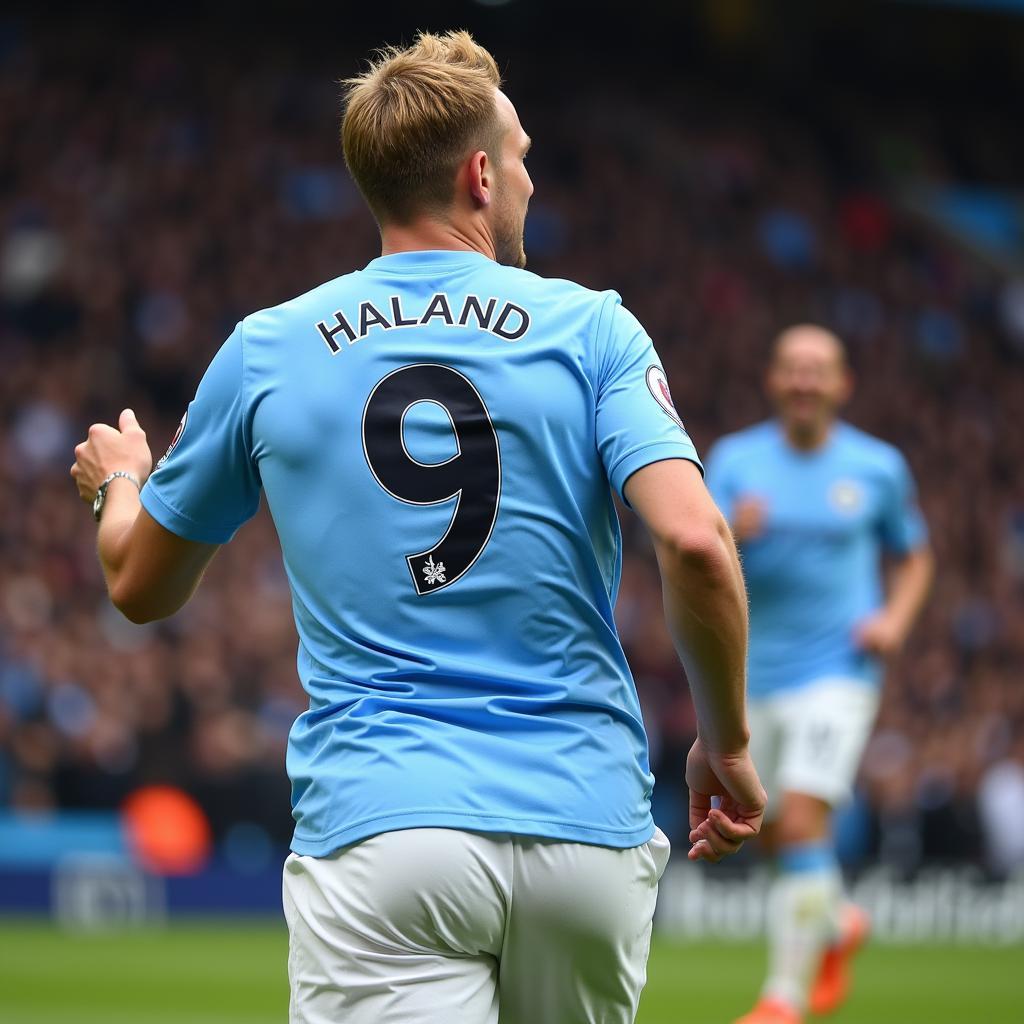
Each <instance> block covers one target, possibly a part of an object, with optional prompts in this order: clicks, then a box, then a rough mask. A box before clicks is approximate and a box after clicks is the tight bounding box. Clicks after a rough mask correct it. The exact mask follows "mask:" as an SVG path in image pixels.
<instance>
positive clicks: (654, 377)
mask: <svg viewBox="0 0 1024 1024" xmlns="http://www.w3.org/2000/svg"><path fill="white" fill-rule="evenodd" d="M647 386H648V388H650V390H651V394H652V395H654V400H655V401H656V402H657V403H658V405H660V406H661V407H662V409H664V410H665V412H666V413H668V415H669V416H670V417H671V419H672V422H673V423H675V424H676V425H677V426H678V427H679V429H680V430H681V431H683V433H684V434H685V433H686V427H684V426H683V421H682V420H681V419H680V418H679V413H677V412H676V405H675V402H673V401H672V392H671V391H669V389H668V378H667V377H666V376H665V371H664V370H663V369H662V368H661V367H660V366H658V364H657V363H654V364H653V365H651V366H648V367H647Z"/></svg>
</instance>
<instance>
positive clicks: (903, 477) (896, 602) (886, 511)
mask: <svg viewBox="0 0 1024 1024" xmlns="http://www.w3.org/2000/svg"><path fill="white" fill-rule="evenodd" d="M880 528H881V536H882V543H883V544H884V546H885V547H886V549H887V550H888V551H889V552H890V554H891V555H892V558H893V565H892V567H891V570H890V573H889V580H888V587H887V593H886V599H885V603H884V604H883V605H882V607H881V608H880V609H878V611H877V612H875V613H874V614H873V615H871V616H869V617H868V618H867V619H865V620H864V621H862V622H861V623H859V625H858V626H857V641H858V643H859V644H860V646H861V647H862V648H863V649H864V650H865V651H868V652H869V653H871V654H877V655H880V656H882V657H886V656H889V655H893V654H896V653H897V652H898V651H899V649H900V648H901V647H902V646H903V644H904V642H905V641H906V639H907V636H908V634H909V633H910V630H911V629H912V627H913V625H914V622H915V621H916V619H917V617H918V615H919V614H920V612H921V609H922V608H923V607H924V603H925V601H926V600H927V598H928V592H929V590H930V589H931V585H932V579H933V577H934V575H935V558H934V555H933V554H932V550H931V546H930V545H929V543H928V528H927V526H926V525H925V521H924V517H923V516H922V515H921V510H920V508H919V507H918V503H917V489H916V487H915V486H914V480H913V477H912V476H911V474H910V469H909V468H908V467H907V464H906V462H905V461H904V460H903V458H902V457H899V458H898V459H897V461H896V463H895V465H894V468H893V472H892V475H891V478H890V480H889V482H888V488H887V495H886V500H885V502H884V507H883V510H882V520H881V524H880Z"/></svg>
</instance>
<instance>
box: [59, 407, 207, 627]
mask: <svg viewBox="0 0 1024 1024" xmlns="http://www.w3.org/2000/svg"><path fill="white" fill-rule="evenodd" d="M152 466H153V457H152V454H151V453H150V450H149V444H148V443H147V441H146V435H145V433H144V432H143V430H142V427H141V426H140V425H139V421H138V420H137V419H136V418H135V413H134V412H132V410H131V409H125V410H124V412H122V413H121V417H120V420H119V422H118V426H117V427H116V428H115V427H111V426H108V425H107V424H103V423H97V424H94V425H93V426H92V427H90V428H89V436H88V437H87V438H86V440H85V441H83V442H82V443H81V444H80V445H78V446H77V447H76V448H75V464H74V465H73V466H72V467H71V475H72V476H73V477H74V478H75V482H76V483H77V485H78V493H79V494H80V495H81V497H82V499H83V500H84V501H86V502H88V503H90V504H92V501H93V499H94V498H95V497H96V491H97V489H98V488H99V485H100V484H101V483H102V482H103V481H104V480H105V479H106V478H107V477H108V476H109V475H110V474H111V473H113V472H114V471H116V470H123V471H125V472H127V473H131V474H132V476H134V477H135V478H136V479H137V480H138V482H139V485H140V486H141V485H142V484H144V483H145V482H146V480H147V478H148V477H149V474H150V472H151V470H152ZM217 547H218V545H216V544H204V543H201V542H198V541H192V540H186V539H185V538H184V537H179V536H178V535H177V534H174V533H171V532H170V530H167V529H165V528H164V527H163V526H161V525H160V524H159V523H158V522H157V521H156V520H155V519H153V517H152V516H151V515H150V514H149V513H148V512H147V511H146V510H145V509H144V508H143V507H142V504H141V501H140V498H139V489H138V487H136V486H135V484H134V483H132V481H131V480H128V479H125V478H123V477H118V478H117V479H114V480H112V481H111V482H110V484H109V485H108V488H107V496H106V501H105V502H104V505H103V513H102V516H101V518H100V525H99V533H98V537H97V548H98V550H99V556H100V565H101V566H102V568H103V575H104V578H105V579H106V582H107V591H108V593H109V594H110V599H111V601H112V602H113V604H114V605H115V607H117V609H118V610H119V611H120V612H121V613H122V614H123V615H124V616H125V617H126V618H128V619H130V620H131V621H132V622H137V623H142V622H152V621H153V620H154V619H162V618H166V617H167V616H168V615H173V614H174V613H175V612H176V611H177V610H178V609H179V608H181V606H182V605H183V604H185V602H186V601H187V600H188V599H189V598H190V597H191V596H192V594H193V592H194V591H195V589H196V587H197V586H198V585H199V581H200V580H201V579H202V576H203V573H204V572H205V570H206V567H207V565H209V563H210V559H211V558H213V556H214V554H215V553H216V551H217Z"/></svg>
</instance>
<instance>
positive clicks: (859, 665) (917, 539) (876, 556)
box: [707, 420, 927, 698]
mask: <svg viewBox="0 0 1024 1024" xmlns="http://www.w3.org/2000/svg"><path fill="white" fill-rule="evenodd" d="M707 466H708V470H707V481H708V487H709V488H710V490H711V493H712V495H713V497H714V498H715V501H716V502H717V503H718V505H719V507H720V508H721V509H722V511H723V512H724V513H725V515H726V517H728V518H730V519H731V518H732V516H733V510H734V508H735V505H736V502H737V500H738V499H740V498H744V497H755V498H758V499H760V500H761V501H763V502H764V504H765V523H764V529H763V532H762V534H761V535H760V536H758V537H755V538H753V539H751V540H748V541H746V542H745V543H743V544H741V545H740V549H741V554H742V557H743V570H744V576H745V578H746V582H747V590H748V594H749V599H750V651H749V664H748V687H749V693H750V695H751V697H754V698H758V697H766V696H769V695H772V694H775V693H779V692H781V691H785V690H788V689H792V688H796V687H801V686H807V685H810V684H812V683H815V682H816V681H818V680H821V679H827V678H839V679H852V680H859V681H861V682H864V683H866V684H869V685H877V684H878V683H879V682H880V680H881V663H880V662H879V660H878V659H876V658H874V657H871V656H869V655H867V654H865V653H864V652H863V651H861V650H860V649H859V648H858V646H857V644H856V640H855V629H856V626H857V623H858V622H860V621H861V620H863V619H864V618H865V617H866V616H868V615H870V614H871V613H872V612H873V611H875V610H877V609H878V608H879V606H880V605H881V603H882V596H883V594H882V557H883V555H884V554H885V553H886V552H890V553H893V554H896V555H904V554H907V553H908V552H910V551H913V550H914V549H916V548H918V547H920V546H921V545H922V544H924V543H925V541H926V540H927V528H926V526H925V522H924V519H923V518H922V516H921V512H920V510H919V508H918V505H917V494H916V489H915V487H914V481H913V479H912V477H911V474H910V470H909V469H908V467H907V464H906V462H905V460H904V459H903V456H902V455H901V454H900V453H899V452H898V451H897V450H896V449H895V448H894V447H892V445H889V444H886V443H885V442H884V441H881V440H879V439H878V438H875V437H872V436H871V435H869V434H866V433H864V432H863V431H861V430H858V429H857V428H855V427H853V426H851V425H850V424H848V423H845V422H838V423H836V424H835V425H834V427H833V428H832V431H831V433H830V435H829V437H828V439H827V441H826V442H825V444H824V445H823V446H822V447H821V448H819V449H816V450H814V451H812V452H801V451H798V450H797V449H795V448H794V447H793V446H792V445H790V444H789V442H788V441H787V439H786V436H785V433H784V431H783V429H782V426H781V424H780V423H778V422H777V421H775V420H771V421H768V422H765V423H760V424H757V425H755V426H753V427H750V428H748V429H746V430H742V431H739V432H738V433H735V434H730V435H728V436H726V437H724V438H722V440H721V441H719V442H718V443H717V444H716V445H715V446H714V447H713V448H712V450H711V451H710V452H709V453H708V460H707Z"/></svg>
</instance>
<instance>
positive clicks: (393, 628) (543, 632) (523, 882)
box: [72, 33, 764, 1024]
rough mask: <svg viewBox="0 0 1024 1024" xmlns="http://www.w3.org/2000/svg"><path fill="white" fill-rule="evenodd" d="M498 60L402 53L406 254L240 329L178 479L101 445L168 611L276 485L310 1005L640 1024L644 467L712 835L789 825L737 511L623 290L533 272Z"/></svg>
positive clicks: (113, 442)
mask: <svg viewBox="0 0 1024 1024" xmlns="http://www.w3.org/2000/svg"><path fill="white" fill-rule="evenodd" d="M499 85H500V82H499V78H498V73H497V69H496V67H495V64H494V61H493V59H492V58H491V56H490V55H489V54H488V53H487V52H486V51H485V50H483V49H481V48H480V47H479V46H477V45H476V44H475V43H474V42H473V40H472V39H471V38H470V37H469V36H468V35H466V34H465V33H452V34H448V35H446V36H440V37H438V36H431V35H421V36H420V37H419V38H418V39H417V41H416V43H415V44H414V45H413V46H411V47H409V48H408V49H405V50H390V51H387V52H385V53H384V54H383V55H382V56H380V58H379V59H378V60H377V61H376V62H375V63H374V64H373V65H372V66H371V68H370V70H369V71H368V72H367V73H366V74H365V75H363V76H361V77H360V78H358V79H356V80H354V81H353V82H351V83H350V89H349V93H348V98H347V107H346V113H345V118H344V122H343V129H342V139H343V144H344V149H345V155H346V160H347V162H348V165H349V168H350V170H351V172H352V175H353V177H354V178H355V180H356V182H357V184H358V185H359V186H360V188H361V190H362V191H363V194H364V195H365V197H366V199H367V201H368V203H369V205H370V207H371V209H372V210H373V212H374V214H375V216H376V217H377V219H378V221H379V223H380V227H381V235H382V243H383V255H382V256H380V257H379V258H377V259H374V260H371V261H370V263H369V264H368V265H367V266H366V267H365V268H364V269H363V270H360V271H357V272H355V273H351V274H346V275H344V276H342V277H339V278H337V279H336V280H333V281H330V282H328V283H327V284H324V285H322V286H320V287H318V288H316V289H314V290H313V291H311V292H309V293H307V294H305V295H302V296H300V297H299V298H296V299H294V300H292V301H290V302H286V303H284V304H283V305H280V306H277V307H275V308H273V309H267V310H263V311H262V312H258V313H254V314H253V315H251V316H248V317H246V318H245V319H244V320H242V321H241V323H239V324H238V326H237V327H236V328H235V330H234V331H233V332H232V334H231V336H230V337H229V338H228V340H227V341H226V343H225V344H224V346H223V347H222V348H221V350H220V351H219V353H218V354H217V356H216V357H215V358H214V360H213V362H212V363H211V365H210V367H209V369H208V370H207V372H206V375H205V376H204V377H203V379H202V382H201V384H200V385H199V390H198V392H197V394H196V397H195V400H194V401H193V402H192V404H191V405H190V406H189V409H188V412H187V414H186V417H185V419H184V420H183V422H182V426H181V428H180V429H179V433H178V436H177V438H176V440H175V442H174V443H173V444H172V447H171V449H170V450H169V451H168V453H167V454H166V455H165V456H164V458H163V459H161V461H160V463H159V464H158V466H157V468H156V469H155V470H154V471H153V472H152V475H149V473H150V466H151V458H150V453H149V449H148V447H147V445H146V442H145V437H144V435H143V434H142V431H141V428H140V427H139V425H138V424H137V422H136V421H135V417H134V415H133V414H132V413H131V412H130V411H128V410H126V411H125V412H124V413H123V414H122V416H121V421H120V424H119V428H120V429H115V428H113V427H109V426H104V425H96V426H94V427H93V428H91V429H90V432H89V439H88V440H87V441H86V442H84V443H83V444H81V445H79V447H78V449H77V450H76V454H77V461H76V464H75V467H74V468H73V470H72V472H73V474H74V476H75V477H76V479H77V482H78V485H79V490H80V492H81V494H82V496H83V497H84V498H86V499H87V500H90V501H95V509H96V513H97V517H98V518H99V521H100V528H99V550H100V557H101V561H102V563H103V567H104V571H105V573H106V577H107V580H108V584H109V589H110V594H111V597H112V599H113V601H114V603H115V604H116V605H117V606H118V607H119V608H120V609H121V610H122V611H124V612H125V614H126V615H128V616H129V617H130V618H132V619H134V620H136V621H146V620H149V619H155V618H160V617H162V616H165V615H169V614H171V613H173V612H174V611H175V610H176V609H177V608H179V607H180V606H181V605H182V604H183V603H184V602H185V601H186V600H187V599H188V597H189V595H190V594H191V593H192V591H193V589H194V588H195V586H196V585H197V584H198V582H199V580H200V578H201V576H202V573H203V570H204V568H205V566H206V565H207V563H208V562H209V560H210V558H211V557H212V556H213V554H214V552H215V551H216V549H217V545H220V544H223V543H226V542H227V541H229V540H230V539H231V537H232V535H233V534H234V532H235V531H236V530H237V529H238V527H239V526H240V525H241V524H242V523H243V522H245V520H247V519H248V518H249V517H250V516H252V515H253V513H254V512H255V511H256V508H257V505H258V502H259V496H260V492H261V490H262V491H263V492H264V493H265V495H266V498H267V503H268V505H269V508H270V512H271V514H272V516H273V519H274V522H275V524H276V527H277V531H278V535H279V538H280V542H281V547H282V550H283V553H284V561H285V567H286V570H287V573H288V577H289V580H290V583H291V588H292V593H293V597H294V609H295V622H296V626H297V628H298V633H299V655H298V669H299V675H300V677H301V679H302V684H303V686H304V687H305V689H306V691H307V692H308V694H309V710H308V711H307V712H306V713H305V714H303V715H302V716H300V718H299V719H298V721H297V722H296V723H295V725H294V728H293V729H292V732H291V736H290V740H289V746H288V757H287V766H288V772H289V775H290V777H291V779H292V783H293V804H294V816H295V822H296V825H295V836H294V842H293V847H292V849H293V851H294V852H293V853H292V855H291V856H290V857H289V858H288V861H287V863H286V866H285V879H284V900H285V911H286V915H287V917H288V923H289V926H290V935H291V954H290V957H289V976H290V981H291V988H292V1001H291V1019H292V1021H293V1022H294V1021H302V1022H309V1024H326V1022H328V1021H331V1022H334V1021H341V1020H344V1021H346V1022H348V1024H353V1022H354V1024H360V1022H366V1024H371V1022H372V1024H388V1022H402V1024H410V1022H420V1021H438V1022H442V1021H443V1022H445V1024H448V1022H451V1021H456V1020H457V1021H460V1022H463V1024H476V1022H481V1024H482V1022H485V1021H486V1022H493V1021H496V1020H497V1019H498V1016H499V1013H500V1019H501V1021H503V1022H508V1024H514V1022H522V1024H544V1022H550V1024H566V1022H569V1021H580V1022H590V1021H593V1022H597V1021H601V1022H606V1024H608V1022H626V1021H631V1020H633V1017H634V1015H635V1012H636V1007H637V1002H638V999H639V994H640V990H641V988H642V986H643V981H644V977H645V963H646V958H647V950H648V945H649V940H650V931H651V918H652V914H653V910H654V901H655V896H656V892H657V883H658V878H659V876H660V874H661V872H662V870H663V868H664V866H665V861H666V858H667V856H668V844H667V841H666V840H665V838H664V836H663V835H661V834H660V833H659V832H658V831H657V830H656V828H655V825H654V822H653V821H652V819H651V812H650V796H651V787H652V784H653V779H652V777H651V773H650V768H649V765H648V755H647V742H646V738H645V735H644V727H643V722H642V719H641V713H640V707H639V704H638V701H637V695H636V690H635V688H634V686H633V681H632V678H631V676H630V673H629V669H628V667H627V665H626V661H625V658H624V657H623V652H622V648H621V646H620V643H619V639H618V636H617V633H616V629H615V623H614V619H613V616H612V610H613V606H614V603H615V595H616V590H617V587H618V581H619V570H620V551H619V548H620V537H619V528H618V522H617V518H616V513H615V509H614V505H613V500H612V495H613V492H618V493H619V494H620V495H621V496H622V497H623V498H624V499H625V500H626V501H628V502H629V503H630V504H631V505H632V507H633V508H634V509H635V510H636V512H637V513H638V514H639V515H640V516H641V518H642V519H643V520H644V522H645V523H646V525H647V526H648V528H649V530H650V533H651V535H652V538H653V540H654V544H655V549H656V553H657V556H658V558H659V561H660V565H661V569H662V574H663V578H664V583H665V595H666V611H667V615H668V619H669V624H670V626H671V628H672V629H673V632H674V636H675V639H676V641H677V643H678V646H679V651H680V656H681V657H682V659H683V661H684V663H685V664H686V667H687V671H688V675H689V679H690V682H691V686H692V689H693V693H694V697H695V701H696V705H697V709H698V715H699V721H700V739H699V740H698V742H697V743H696V744H695V745H694V748H693V750H692V752H691V754H690V758H689V762H688V772H687V778H688V781H689V785H690V789H691V826H692V831H691V833H690V841H691V843H692V844H693V845H692V847H691V849H690V852H689V856H690V857H691V858H692V859H695V860H696V859H706V860H712V861H714V860H717V859H719V858H720V857H721V856H723V855H725V854H727V853H732V852H734V851H735V850H736V849H738V848H739V846H740V844H741V842H742V841H743V840H744V839H746V838H749V837H751V836H753V835H755V834H756V833H757V831H758V828H759V826H760V820H761V814H762V810H763V805H764V791H763V789H762V788H761V785H760V782H759V781H758V778H757V775H756V772H755V771H754V769H753V767H752V763H751V760H750V757H749V754H748V751H747V742H748V733H747V725H746V719H745V709H744V703H745V699H744V663H745V652H746V609H745V595H744V590H743V582H742V576H741V573H740V569H739V563H738V559H737V556H736V551H735V547H734V544H733V541H732V538H731V535H730V533H729V528H728V525H727V524H726V522H725V520H724V518H723V517H722V516H721V514H720V513H719V512H718V510H717V508H716V507H715V505H714V503H713V501H712V500H711V497H710V495H709V494H708V492H707V490H706V489H705V486H704V483H703V480H702V478H701V471H700V463H699V461H698V458H697V453H696V452H695V450H694V448H693V445H692V443H691V442H690V439H689V437H688V436H687V434H686V431H685V430H684V429H683V425H682V422H681V421H680V419H679V417H678V415H677V414H676V411H675V408H674V407H673V405H672V400H671V396H670V394H669V390H668V384H667V381H666V379H665V374H664V372H663V370H662V367H661V364H660V362H659V360H658V356H657V354H656V353H655V351H654V348H653V346H652V344H651V341H650V339H649V338H648V336H647V335H646V333H645V332H644V330H643V328H642V327H641V326H640V324H639V323H638V322H637V321H636V319H635V318H634V317H633V316H631V315H630V314H629V313H628V312H626V310H625V309H623V307H622V306H621V304H620V302H619V298H618V296H617V295H615V293H613V292H604V293H596V292H592V291H588V290H587V289H584V288H581V287H579V286H577V285H575V284H572V283H570V282H568V281H554V280H544V279H541V278H539V277H536V276H534V275H532V274H529V273H526V272H525V271H524V270H523V269H521V268H522V267H523V265H524V264H525V255H524V253H523V221H524V218H525V215H526V207H527V203H528V200H529V198H530V195H531V194H532V191H533V186H532V184H531V182H530V177H529V175H528V173H527V171H526V168H525V165H524V162H523V161H524V157H525V154H526V150H527V148H528V147H529V139H528V137H527V136H526V134H525V133H524V131H523V129H522V127H521V125H520V123H519V119H518V117H517V116H516V112H515V109H514V107H513V106H512V104H511V103H510V102H509V100H508V99H507V97H506V96H505V95H504V93H502V92H501V91H500V88H499ZM147 475H149V478H148V480H146V477H147ZM143 482H145V486H144V487H143V488H142V494H141V504H140V498H139V494H138V488H139V486H140V485H141V484H142V483H143ZM713 796H715V797H718V798H720V803H719V804H718V806H712V797H713Z"/></svg>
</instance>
